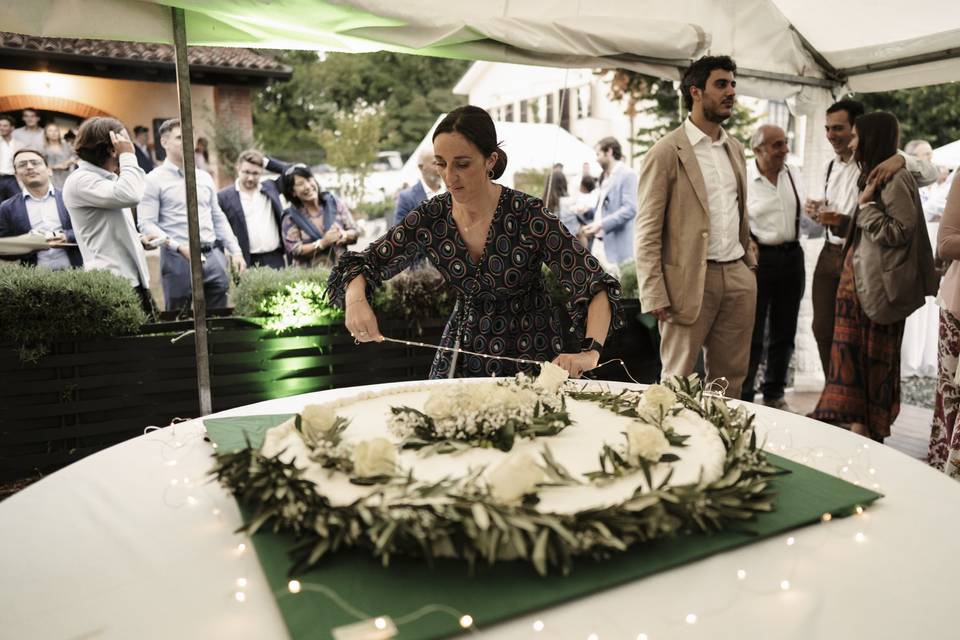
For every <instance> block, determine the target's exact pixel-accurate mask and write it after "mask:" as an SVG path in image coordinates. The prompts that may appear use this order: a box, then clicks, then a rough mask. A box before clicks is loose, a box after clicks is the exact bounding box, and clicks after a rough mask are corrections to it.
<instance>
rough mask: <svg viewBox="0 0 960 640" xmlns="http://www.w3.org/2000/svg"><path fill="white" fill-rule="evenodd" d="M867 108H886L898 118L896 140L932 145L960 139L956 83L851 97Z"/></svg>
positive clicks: (959, 85)
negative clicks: (920, 141)
mask: <svg viewBox="0 0 960 640" xmlns="http://www.w3.org/2000/svg"><path fill="white" fill-rule="evenodd" d="M853 97H854V99H856V100H860V101H861V102H863V104H864V106H866V108H867V112H870V111H889V112H890V113H892V114H894V115H895V116H897V119H898V120H899V121H900V142H901V144H906V143H907V141H909V140H914V139H920V140H926V141H927V142H929V143H930V144H931V146H933V147H934V148H936V147H939V146H942V145H945V144H947V143H949V142H953V141H954V140H960V83H957V82H951V83H949V84H938V85H934V86H930V87H916V88H914V89H901V90H898V91H884V92H879V93H862V94H856V95H854V96H853Z"/></svg>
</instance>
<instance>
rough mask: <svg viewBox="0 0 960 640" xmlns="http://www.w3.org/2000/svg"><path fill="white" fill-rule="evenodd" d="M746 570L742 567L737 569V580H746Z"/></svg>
mask: <svg viewBox="0 0 960 640" xmlns="http://www.w3.org/2000/svg"><path fill="white" fill-rule="evenodd" d="M746 579H747V572H746V571H744V570H743V569H737V580H746Z"/></svg>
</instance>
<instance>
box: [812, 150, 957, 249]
mask: <svg viewBox="0 0 960 640" xmlns="http://www.w3.org/2000/svg"><path fill="white" fill-rule="evenodd" d="M898 153H899V154H900V155H901V156H902V157H903V159H904V162H905V163H906V164H905V166H906V169H907V171H909V172H910V173H911V174H912V175H913V177H914V179H915V180H916V181H917V186H919V187H923V186H926V185H928V184H930V183H932V182H935V181H936V179H937V176H938V173H939V171H938V169H937V168H936V167H935V166H934V165H933V164H932V163H930V162H927V161H926V160H920V159H919V158H915V157H914V156H911V155H907V154H906V153H903V152H902V151H899V152H898ZM831 163H832V167H831ZM828 171H829V172H830V175H829V176H827V179H826V181H825V184H826V187H825V188H824V199H825V203H824V204H825V208H826V209H828V210H830V211H836V212H838V213H840V214H842V215H845V216H852V215H853V214H854V212H855V211H856V209H857V200H858V199H859V197H860V188H859V187H858V186H857V180H859V179H860V168H859V167H858V166H857V163H856V161H855V160H854V159H853V154H851V155H850V160H848V161H846V162H844V161H843V159H842V158H841V157H840V156H836V157H835V158H834V159H833V160H831V161H830V162H828V163H827V166H826V167H825V168H824V175H826V173H827V172H828ZM827 242H829V243H830V244H843V242H844V239H843V238H842V237H840V236H837V235H835V234H834V233H832V232H831V231H830V228H829V227H827Z"/></svg>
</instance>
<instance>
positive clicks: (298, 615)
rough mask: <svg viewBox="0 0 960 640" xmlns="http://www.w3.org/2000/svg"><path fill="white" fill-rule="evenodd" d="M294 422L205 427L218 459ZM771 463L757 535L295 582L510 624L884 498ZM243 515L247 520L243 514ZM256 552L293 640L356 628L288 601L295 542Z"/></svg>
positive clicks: (394, 606) (409, 566) (304, 602)
mask: <svg viewBox="0 0 960 640" xmlns="http://www.w3.org/2000/svg"><path fill="white" fill-rule="evenodd" d="M290 415H292V414H287V415H275V416H252V417H238V418H215V419H208V420H205V421H204V423H205V424H206V427H207V432H208V434H209V436H210V438H211V440H213V441H214V442H215V443H217V446H218V447H219V451H222V452H224V451H235V450H237V449H241V448H245V447H246V446H247V438H249V441H250V443H251V445H252V446H254V447H259V446H260V443H261V442H262V441H263V436H264V434H265V433H266V431H267V430H268V429H270V428H272V427H274V426H276V425H278V424H280V423H281V422H283V421H284V420H286V419H287V418H289V417H290ZM767 455H768V456H769V458H770V460H771V462H772V463H773V464H775V465H777V466H778V467H782V468H783V469H786V470H787V471H789V472H790V473H788V474H784V475H782V476H777V477H776V478H774V479H773V485H774V490H775V491H776V492H777V499H776V511H774V512H772V513H768V514H762V515H761V516H759V517H758V518H757V519H756V520H755V521H753V522H752V523H751V528H752V530H753V531H754V532H755V535H747V534H743V533H734V532H722V533H717V534H713V535H689V536H682V537H678V538H675V539H671V540H662V541H658V542H654V543H650V544H645V545H641V546H638V547H634V548H632V549H630V550H629V551H627V552H626V553H623V554H620V555H616V556H613V557H612V558H611V559H610V560H607V561H603V562H594V561H591V560H589V559H582V560H577V561H576V563H575V565H574V568H573V571H572V573H571V575H570V576H568V577H560V576H551V577H548V578H541V577H539V576H538V575H537V574H536V573H535V572H534V570H533V568H532V567H531V566H530V565H529V564H528V563H523V562H516V563H512V562H508V563H500V564H496V565H494V566H492V567H486V566H481V565H478V569H477V573H476V575H474V576H473V577H469V576H468V575H467V569H466V564H465V563H463V562H460V561H453V560H451V561H440V562H437V563H436V564H435V565H434V567H433V568H432V569H431V568H429V567H427V565H426V564H425V563H424V562H422V561H418V560H414V559H404V558H393V559H391V562H390V566H389V567H388V568H384V567H382V566H381V565H380V564H379V563H378V562H376V561H375V560H374V559H372V558H370V557H369V556H368V555H365V554H364V553H363V552H360V551H357V552H345V553H341V554H338V555H336V556H333V557H331V558H330V559H328V560H326V561H325V563H324V564H323V565H321V566H320V567H319V568H317V569H315V570H313V571H311V572H309V573H307V574H305V575H301V576H295V577H296V578H297V579H298V580H300V582H301V583H303V584H304V585H308V584H314V585H323V586H325V587H327V588H329V589H332V590H333V591H335V592H336V594H337V595H339V597H340V598H342V599H343V600H345V601H346V602H348V603H349V604H350V605H351V606H352V607H354V608H355V609H358V610H360V611H362V612H364V613H366V614H369V615H370V616H380V615H387V616H391V617H393V618H395V619H396V618H399V617H401V616H404V615H407V614H410V613H411V612H413V611H416V610H417V609H420V608H421V607H423V606H424V605H427V604H443V605H446V606H449V607H452V608H453V609H456V610H459V611H463V612H467V613H469V614H470V615H471V616H472V617H473V619H474V622H475V624H476V625H477V626H478V627H480V628H485V627H489V626H490V625H491V624H493V623H496V622H499V621H502V620H506V619H507V618H510V617H513V616H517V615H521V614H524V613H529V612H531V611H537V610H540V609H544V608H546V607H550V606H554V605H557V604H560V603H562V602H565V601H568V600H572V599H574V598H578V597H581V596H585V595H588V594H591V593H594V592H597V591H600V590H602V589H606V588H609V587H613V586H616V585H619V584H623V583H625V582H630V581H632V580H636V579H638V578H642V577H644V576H647V575H651V574H653V573H657V572H659V571H664V570H666V569H671V568H673V567H677V566H680V565H683V564H686V563H688V562H691V561H693V560H698V559H700V558H705V557H708V556H711V555H713V554H715V553H719V552H721V551H726V550H729V549H735V548H737V547H740V546H743V545H746V544H750V543H752V542H756V541H758V540H762V539H764V538H768V537H771V536H775V535H778V534H781V533H783V532H785V531H788V530H790V529H794V528H797V527H801V526H804V525H807V524H811V523H815V522H819V521H820V518H821V516H822V515H823V514H824V513H832V514H834V515H838V516H841V515H848V514H850V513H852V512H853V510H854V509H855V508H856V507H857V506H858V505H865V504H868V503H870V502H873V501H874V500H876V499H878V498H879V497H880V494H878V493H876V492H873V491H870V490H867V489H864V488H862V487H857V486H855V485H852V484H850V483H848V482H845V481H843V480H839V479H837V478H834V477H833V476H830V475H827V474H825V473H821V472H819V471H816V470H814V469H811V468H809V467H806V466H804V465H801V464H797V463H795V462H791V461H789V460H787V459H785V458H781V457H779V456H776V455H773V454H767ZM244 516H245V517H246V514H244ZM253 543H254V547H255V549H256V551H257V555H258V557H259V558H260V563H261V565H262V566H263V569H264V573H265V574H266V576H267V580H268V581H269V583H270V586H271V588H272V589H273V591H274V593H277V594H280V595H278V597H277V603H278V604H279V606H280V611H281V613H282V614H283V618H284V621H285V622H286V624H287V627H288V629H289V631H290V635H291V637H293V638H294V639H295V640H299V639H301V638H330V637H331V630H332V629H334V628H336V627H338V626H341V625H346V624H350V623H353V622H356V621H357V618H356V617H355V616H351V615H350V614H348V613H346V612H345V611H344V610H343V609H342V608H341V607H339V606H337V605H335V604H334V603H333V602H332V601H331V599H330V598H329V597H327V596H326V595H323V594H322V593H315V592H310V591H303V592H301V593H299V594H290V593H289V592H288V590H287V583H288V581H289V580H290V577H289V576H288V575H287V571H289V569H290V567H291V564H292V563H291V562H290V560H289V558H288V556H287V550H288V549H289V548H290V547H291V546H292V544H293V543H294V538H293V536H292V535H279V534H272V533H257V534H256V535H254V536H253ZM460 631H461V629H460V627H459V625H458V623H457V620H456V619H455V618H454V617H452V616H450V615H448V614H432V615H426V616H423V617H421V618H419V619H417V620H415V621H413V622H410V623H408V624H403V625H400V626H399V636H398V637H400V638H425V639H426V638H444V637H448V636H451V635H454V634H456V633H458V632H460Z"/></svg>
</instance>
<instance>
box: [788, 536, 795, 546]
mask: <svg viewBox="0 0 960 640" xmlns="http://www.w3.org/2000/svg"><path fill="white" fill-rule="evenodd" d="M796 542H797V539H796V538H794V537H793V536H790V537H789V538H787V546H788V547H792V546H793V545H794V544H795V543H796Z"/></svg>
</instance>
